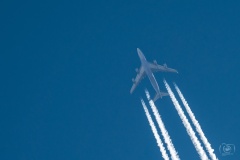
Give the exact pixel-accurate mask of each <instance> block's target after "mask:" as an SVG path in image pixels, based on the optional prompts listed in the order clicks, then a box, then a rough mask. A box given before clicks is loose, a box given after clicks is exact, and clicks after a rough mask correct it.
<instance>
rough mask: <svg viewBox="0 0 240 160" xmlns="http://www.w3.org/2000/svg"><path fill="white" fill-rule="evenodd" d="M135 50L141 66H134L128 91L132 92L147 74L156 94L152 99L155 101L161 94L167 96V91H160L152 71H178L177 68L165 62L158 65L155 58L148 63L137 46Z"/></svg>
mask: <svg viewBox="0 0 240 160" xmlns="http://www.w3.org/2000/svg"><path fill="white" fill-rule="evenodd" d="M137 52H138V56H139V58H140V61H141V67H140V69H138V68H136V72H137V76H136V78H135V79H132V81H133V86H132V88H131V90H130V93H131V94H132V92H133V91H134V90H135V88H136V87H137V85H138V84H139V82H140V81H141V80H142V79H143V78H144V77H145V76H146V75H147V76H148V78H149V80H150V82H151V84H152V86H153V88H154V90H155V91H156V95H155V97H154V99H153V101H154V102H155V101H156V100H157V99H158V98H162V97H163V96H168V93H165V92H160V89H159V86H158V83H157V81H156V79H155V77H154V75H153V72H173V73H178V72H177V70H175V69H172V68H168V67H167V65H166V64H164V65H163V66H161V65H158V64H157V61H156V60H154V61H153V63H150V62H148V61H147V60H146V58H145V56H144V55H143V53H142V51H141V50H140V49H139V48H137Z"/></svg>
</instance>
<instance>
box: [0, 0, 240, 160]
mask: <svg viewBox="0 0 240 160" xmlns="http://www.w3.org/2000/svg"><path fill="white" fill-rule="evenodd" d="M0 6H1V7H0V17H1V27H0V28H1V29H0V35H1V36H0V37H1V38H0V43H1V50H0V52H1V54H0V71H1V79H0V82H1V84H2V85H1V89H0V95H1V98H0V99H1V101H0V102H1V103H0V117H1V118H0V126H1V132H0V150H1V152H0V153H1V154H0V159H1V160H16V159H17V160H33V159H34V160H43V159H44V160H53V159H56V160H65V159H71V160H79V159H81V160H82V159H91V160H95V159H106V160H108V159H109V160H112V159H115V160H120V159H139V160H143V159H144V160H145V159H161V153H160V152H159V149H158V147H157V144H156V141H155V139H154V137H153V134H152V132H151V129H150V127H149V125H148V122H147V119H146V116H145V114H144V111H143V108H142V106H141V103H140V97H143V98H144V99H145V100H146V97H145V94H144V89H145V88H148V89H149V91H150V94H154V90H153V89H152V87H151V85H150V83H149V81H148V80H147V79H144V80H143V81H142V82H141V85H140V86H139V87H138V88H137V89H136V91H135V93H134V94H133V95H130V94H129V90H130V87H131V85H132V81H131V79H132V77H135V74H136V73H135V71H134V69H135V68H136V67H139V66H140V61H139V59H138V56H137V52H136V48H137V47H139V48H140V49H141V50H142V51H143V53H144V54H145V56H146V58H147V59H148V60H150V61H152V60H154V59H156V60H157V61H158V63H159V64H163V63H165V62H166V63H167V64H168V66H170V67H172V68H176V69H177V70H178V71H179V75H173V74H160V73H159V74H155V75H156V79H157V80H158V82H159V86H160V88H161V89H162V90H166V89H165V88H164V84H163V82H162V80H163V78H166V80H167V81H168V82H169V84H170V85H171V87H172V89H173V85H172V82H176V83H177V84H178V86H179V87H180V89H181V91H182V92H183V94H184V96H185V98H186V99H187V101H188V102H189V105H190V107H191V108H192V110H193V112H194V113H195V115H196V118H197V119H198V121H199V122H200V124H201V126H202V129H203V131H204V132H205V134H206V136H207V138H208V140H209V142H210V143H211V144H212V147H213V148H214V149H215V150H216V151H215V153H216V155H217V156H218V158H219V159H223V160H224V159H233V160H237V159H240V155H239V151H238V148H239V147H238V146H239V142H240V138H239V135H240V125H239V121H240V118H239V111H240V109H239V104H240V99H239V88H240V86H239V80H240V76H239V69H240V68H239V60H240V55H239V53H240V44H239V42H240V30H239V28H240V20H239V16H240V14H239V7H240V3H238V2H235V3H233V2H226V1H220V2H215V1H212V2H192V1H188V2H187V1H184V2H178V1H138V2H131V1H94V0H93V1H50V2H49V1H39V2H36V1H35V2H33V1H21V2H20V1H4V2H1V5H0ZM175 93H176V92H175ZM156 105H157V107H158V109H159V112H160V113H161V115H162V119H163V121H164V123H165V126H166V128H167V129H168V131H169V134H170V136H171V138H172V141H173V143H174V145H175V148H176V150H177V151H178V152H179V156H180V158H181V159H184V160H192V159H199V158H198V155H197V153H196V151H195V149H194V147H193V145H192V143H191V141H190V139H189V137H188V136H187V133H186V131H185V129H184V127H183V125H182V123H181V120H180V118H179V117H178V115H177V112H176V110H175V108H174V106H173V104H172V102H171V100H170V98H169V97H166V98H164V99H163V100H159V101H157V102H156ZM224 142H225V143H231V144H235V146H236V152H235V153H234V155H232V156H227V157H222V156H221V155H220V153H219V151H218V148H219V145H220V144H221V143H224Z"/></svg>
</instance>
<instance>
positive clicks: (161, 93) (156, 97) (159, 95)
mask: <svg viewBox="0 0 240 160" xmlns="http://www.w3.org/2000/svg"><path fill="white" fill-rule="evenodd" d="M168 95H169V94H168V93H166V92H160V93H156V95H155V97H154V99H153V102H155V101H156V100H158V99H159V98H162V97H163V96H168Z"/></svg>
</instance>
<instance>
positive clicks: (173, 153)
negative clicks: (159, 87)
mask: <svg viewBox="0 0 240 160" xmlns="http://www.w3.org/2000/svg"><path fill="white" fill-rule="evenodd" d="M145 92H146V96H147V98H148V100H149V104H150V106H151V108H152V111H153V114H154V116H155V118H156V120H157V123H158V126H159V128H160V130H161V133H162V136H163V138H164V141H165V143H166V144H167V148H168V150H169V152H170V154H171V158H172V160H179V159H180V158H179V157H178V154H177V151H176V150H175V148H174V145H173V143H172V140H171V138H170V136H169V135H168V131H167V129H166V128H165V125H164V123H163V121H162V119H161V116H160V114H159V112H158V110H157V107H156V106H155V104H154V102H153V101H152V100H151V99H150V95H149V92H148V91H147V90H145Z"/></svg>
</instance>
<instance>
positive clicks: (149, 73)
mask: <svg viewBox="0 0 240 160" xmlns="http://www.w3.org/2000/svg"><path fill="white" fill-rule="evenodd" d="M137 52H138V56H139V58H140V61H141V64H142V67H143V68H144V70H145V72H146V75H147V76H148V78H149V80H150V82H151V84H152V86H153V88H154V90H155V91H156V93H157V94H159V95H160V89H159V86H158V83H157V81H156V79H155V77H154V75H153V72H152V71H151V69H150V67H149V63H148V61H147V60H146V58H145V56H144V55H143V53H142V52H141V50H140V49H139V48H137Z"/></svg>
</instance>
